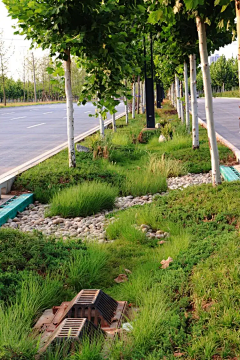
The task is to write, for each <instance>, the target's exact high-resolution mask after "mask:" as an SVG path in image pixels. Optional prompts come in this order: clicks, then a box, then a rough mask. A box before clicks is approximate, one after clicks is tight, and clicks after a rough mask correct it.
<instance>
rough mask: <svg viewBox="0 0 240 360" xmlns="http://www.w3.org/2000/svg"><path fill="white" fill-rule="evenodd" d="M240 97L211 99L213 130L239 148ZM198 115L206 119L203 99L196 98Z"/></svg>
mask: <svg viewBox="0 0 240 360" xmlns="http://www.w3.org/2000/svg"><path fill="white" fill-rule="evenodd" d="M239 105H240V99H230V98H229V99H227V98H215V99H214V100H213V109H214V122H215V131H216V132H217V133H218V134H219V135H221V136H223V137H224V138H225V139H226V140H228V141H229V142H230V143H232V144H233V145H234V146H236V147H237V148H238V149H239V150H240V126H239V117H240V109H239ZM198 116H199V117H200V118H201V119H202V120H204V121H206V114H205V99H204V98H200V99H198Z"/></svg>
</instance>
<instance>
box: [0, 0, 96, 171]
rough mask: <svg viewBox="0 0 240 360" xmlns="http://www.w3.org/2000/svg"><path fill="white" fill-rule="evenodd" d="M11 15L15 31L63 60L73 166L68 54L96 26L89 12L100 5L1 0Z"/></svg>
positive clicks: (93, 0) (76, 49)
mask: <svg viewBox="0 0 240 360" xmlns="http://www.w3.org/2000/svg"><path fill="white" fill-rule="evenodd" d="M3 2H4V4H5V5H6V6H7V9H8V12H9V14H10V16H11V17H12V18H13V19H18V26H19V28H20V30H19V31H17V33H19V34H22V35H25V36H26V38H27V39H29V40H32V44H33V45H34V44H37V45H38V46H41V47H42V49H49V50H50V55H51V56H55V55H56V54H58V57H59V58H60V59H63V60H64V68H65V92H66V101H67V124H68V127H67V128H68V154H69V166H70V167H75V166H76V158H75V147H74V118H73V95H72V86H71V54H76V55H80V54H81V53H82V39H83V37H84V35H85V32H86V28H88V29H91V28H94V27H96V24H95V23H93V22H92V14H93V13H94V12H97V11H98V9H99V8H100V7H101V5H102V4H101V2H99V1H96V0H82V1H77V0H73V1H64V0H58V1H57V2H56V1H55V0H43V1H41V2H39V1H37V0H32V1H30V2H29V1H28V0H19V1H18V2H17V3H16V1H15V0H4V1H3Z"/></svg>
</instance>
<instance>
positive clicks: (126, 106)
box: [125, 80, 129, 125]
mask: <svg viewBox="0 0 240 360" xmlns="http://www.w3.org/2000/svg"><path fill="white" fill-rule="evenodd" d="M125 86H126V89H127V80H125ZM125 112H126V124H127V125H128V122H129V121H128V100H127V97H126V96H125Z"/></svg>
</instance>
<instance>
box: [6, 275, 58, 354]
mask: <svg viewBox="0 0 240 360" xmlns="http://www.w3.org/2000/svg"><path fill="white" fill-rule="evenodd" d="M63 294H64V290H63V283H62V282H61V281H59V280H52V279H51V278H50V277H49V276H47V277H46V278H45V279H42V278H41V277H40V276H36V275H35V274H33V273H28V274H26V275H23V281H22V287H21V289H20V291H19V292H18V294H17V296H16V300H15V302H13V303H12V304H11V305H9V306H4V305H2V306H0V319H1V321H0V354H1V356H2V358H4V359H12V358H16V359H34V355H35V354H36V352H37V350H38V346H39V339H38V338H34V337H33V336H29V334H30V333H31V328H32V326H33V324H34V322H35V321H36V318H37V317H38V315H39V313H40V311H42V310H44V309H46V308H49V307H51V306H53V305H54V304H56V303H59V301H60V300H61V299H62V300H63Z"/></svg>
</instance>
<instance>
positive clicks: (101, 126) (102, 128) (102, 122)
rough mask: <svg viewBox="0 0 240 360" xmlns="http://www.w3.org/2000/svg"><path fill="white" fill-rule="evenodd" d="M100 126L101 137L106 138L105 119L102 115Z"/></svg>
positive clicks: (100, 115)
mask: <svg viewBox="0 0 240 360" xmlns="http://www.w3.org/2000/svg"><path fill="white" fill-rule="evenodd" d="M99 124H100V136H101V137H102V138H104V130H105V129H104V121H103V117H102V114H99Z"/></svg>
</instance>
